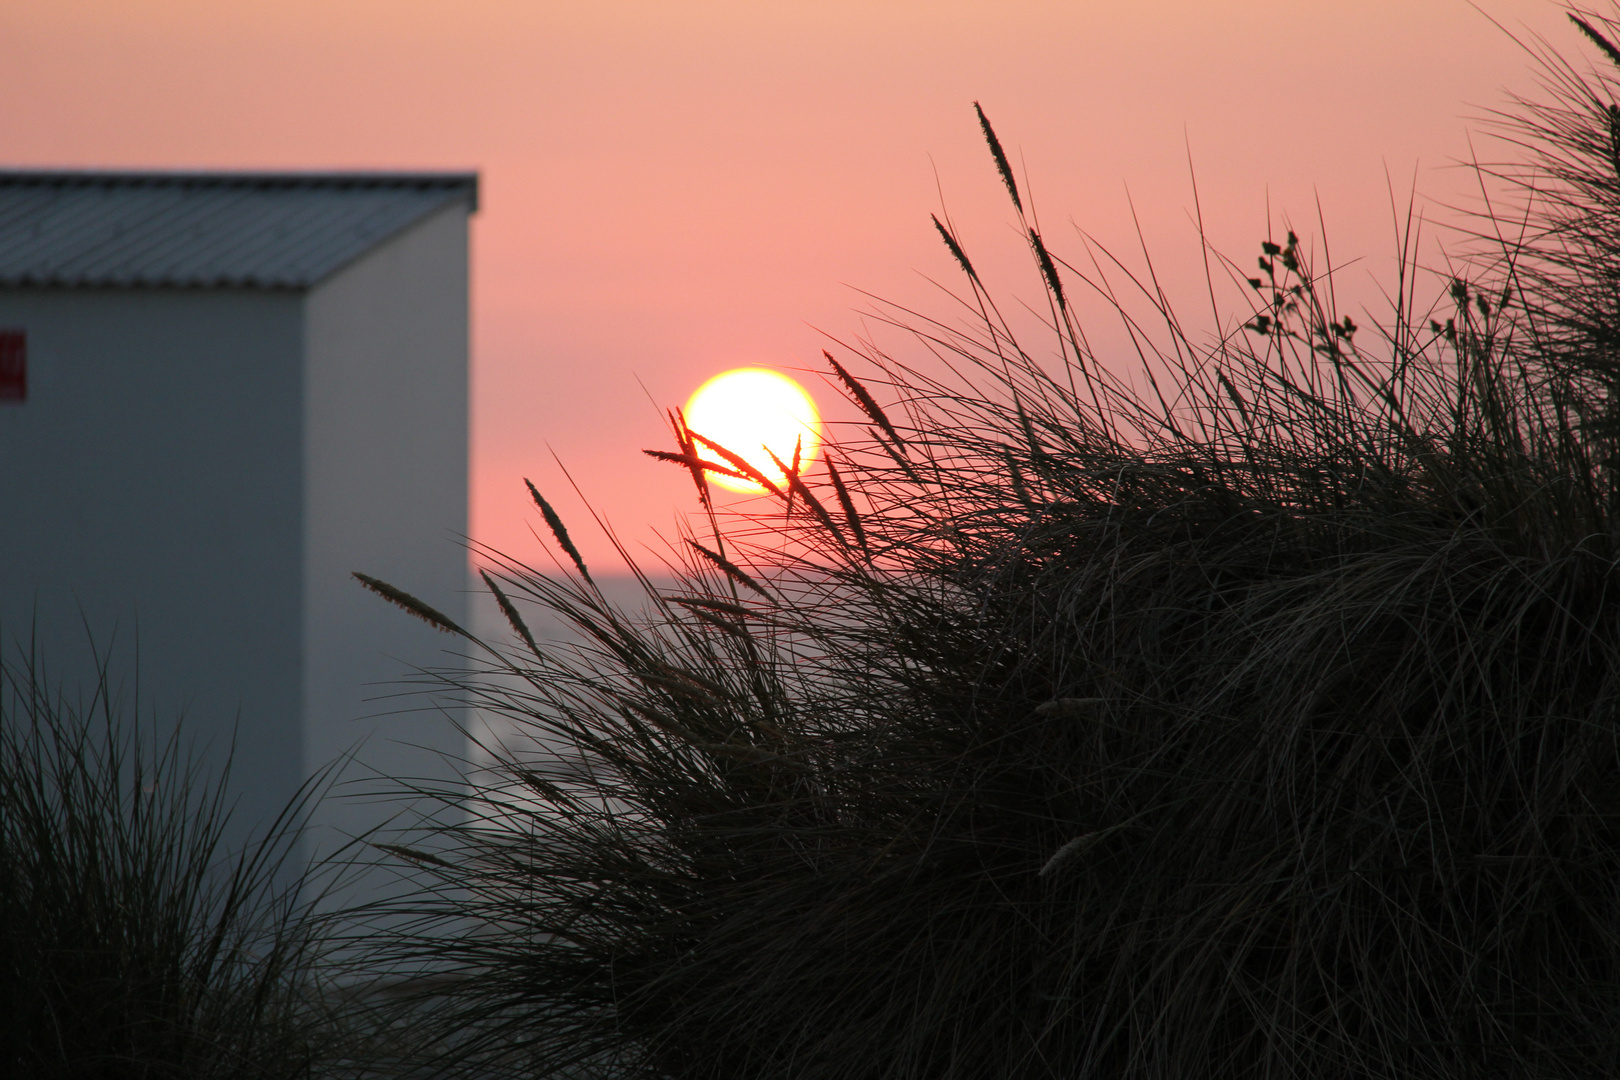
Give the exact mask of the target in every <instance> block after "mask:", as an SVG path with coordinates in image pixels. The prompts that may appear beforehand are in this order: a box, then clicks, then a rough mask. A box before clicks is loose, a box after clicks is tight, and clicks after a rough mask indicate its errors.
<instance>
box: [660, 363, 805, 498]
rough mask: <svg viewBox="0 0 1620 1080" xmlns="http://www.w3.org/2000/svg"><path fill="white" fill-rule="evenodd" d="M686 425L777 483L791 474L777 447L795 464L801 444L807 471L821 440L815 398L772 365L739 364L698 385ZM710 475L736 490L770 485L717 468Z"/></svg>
mask: <svg viewBox="0 0 1620 1080" xmlns="http://www.w3.org/2000/svg"><path fill="white" fill-rule="evenodd" d="M686 426H687V429H688V430H690V431H692V432H693V433H694V434H697V435H701V436H703V437H704V438H706V439H710V440H713V441H714V442H716V443H719V444H720V445H721V446H723V447H725V448H726V449H727V450H729V451H731V452H732V453H734V454H736V455H737V456H738V457H740V458H742V459H743V460H744V461H746V462H748V463H749V464H750V465H752V466H753V467H754V468H756V469H758V470H759V471H760V473H761V474H763V475H764V476H766V477H767V478H769V479H770V480H771V481H772V482H773V483H776V482H783V481H785V480H786V479H787V478H786V476H785V474H784V473H783V471H782V470H781V469H780V468H778V467H777V465H776V464H775V462H773V461H772V460H771V453H774V454H775V455H776V456H777V457H778V458H780V459H781V460H782V461H783V462H784V463H785V464H788V465H792V463H793V452H794V447H795V446H797V447H798V450H799V468H800V470H801V471H802V470H804V469H808V468H809V467H810V463H811V462H812V461H814V460H815V456H816V451H817V450H818V449H819V448H820V446H821V420H820V417H819V416H818V415H817V414H816V404H815V402H814V401H812V400H810V395H809V394H807V393H805V391H804V388H803V387H801V386H800V385H799V384H798V383H796V382H794V381H793V380H792V379H790V378H788V377H787V376H786V375H783V374H781V373H779V372H775V371H770V370H768V369H766V368H737V369H736V370H733V371H727V372H725V373H723V374H720V375H716V376H715V377H714V378H712V379H710V380H709V381H708V382H706V383H704V384H703V385H702V386H700V387H698V390H697V393H695V394H693V395H692V399H691V400H690V401H688V402H687V403H686ZM767 449H768V450H769V452H767ZM705 456H713V455H711V454H705ZM709 479H710V480H711V481H713V482H714V483H716V484H718V485H720V486H721V487H723V488H726V489H728V490H730V491H743V492H751V493H754V494H758V493H760V492H763V491H764V490H765V489H764V488H762V487H760V485H758V484H757V483H754V482H753V481H752V480H741V479H738V478H737V477H734V476H726V475H724V474H722V473H715V472H711V473H710V474H709Z"/></svg>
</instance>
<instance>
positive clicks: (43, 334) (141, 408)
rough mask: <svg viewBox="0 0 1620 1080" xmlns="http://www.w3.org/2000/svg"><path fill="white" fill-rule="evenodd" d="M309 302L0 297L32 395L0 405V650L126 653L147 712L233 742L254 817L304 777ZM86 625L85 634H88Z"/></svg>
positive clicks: (84, 667)
mask: <svg viewBox="0 0 1620 1080" xmlns="http://www.w3.org/2000/svg"><path fill="white" fill-rule="evenodd" d="M301 306H302V300H301V298H300V297H299V296H297V295H296V294H293V293H270V292H235V291H232V292H226V291H207V292H202V291H198V292H184V291H172V290H112V289H104V290H103V289H97V290H89V289H86V290H8V291H0V326H10V327H22V328H24V329H25V330H26V331H27V334H28V352H29V358H28V366H29V372H28V377H29V388H28V400H27V401H26V402H22V403H4V404H0V644H3V647H4V648H5V651H6V654H7V659H8V660H10V659H15V657H16V652H15V646H16V643H17V641H18V640H19V639H21V640H22V641H26V640H27V638H28V636H29V634H30V632H31V630H32V629H33V628H34V620H35V619H36V618H37V620H38V623H37V628H38V632H39V639H40V644H41V646H42V647H43V650H44V656H45V659H46V662H47V664H48V665H49V667H50V670H51V671H52V672H54V673H55V674H56V675H57V676H60V677H62V678H64V679H67V680H69V681H72V682H80V681H82V680H83V679H85V678H86V677H87V676H88V675H89V673H90V672H91V671H93V663H92V661H91V658H90V655H89V651H90V650H89V637H90V636H91V635H93V637H94V640H95V642H96V644H97V645H98V646H99V647H100V648H102V649H105V648H106V647H107V646H108V644H109V643H110V642H112V641H113V640H114V639H115V635H116V642H117V646H118V648H117V650H116V653H115V660H116V663H115V666H114V671H115V673H117V674H118V675H120V676H122V677H123V678H125V679H128V680H131V685H128V686H127V687H126V689H127V690H128V692H130V693H131V694H133V693H134V690H135V688H134V686H133V684H132V678H133V672H134V668H135V663H134V662H135V659H136V656H135V652H136V649H137V647H138V649H139V676H140V684H139V694H140V698H141V700H142V702H143V704H144V705H145V706H146V709H145V710H144V712H145V715H146V716H148V717H151V716H152V715H153V714H154V713H155V715H156V717H157V718H158V719H159V720H160V721H168V720H170V719H172V718H173V717H174V716H175V715H176V714H178V713H180V712H182V711H183V712H184V713H186V714H187V717H188V726H189V728H190V730H191V731H192V732H193V734H195V735H197V736H198V737H199V738H201V739H203V740H212V741H213V742H214V744H215V748H216V749H223V747H224V746H226V745H228V743H229V740H230V737H231V731H232V727H233V725H235V728H236V743H237V753H236V758H237V766H236V776H235V781H236V785H235V786H236V789H237V791H238V792H239V793H240V795H241V799H242V801H241V808H240V817H241V819H242V820H243V822H244V823H245V822H247V821H251V820H257V819H260V818H262V817H263V815H264V814H265V813H267V812H269V811H270V810H271V809H273V808H274V807H275V806H276V805H278V804H279V803H280V802H281V801H283V800H284V799H285V798H286V793H287V792H288V791H289V790H291V788H293V787H295V786H296V785H297V783H298V781H299V779H300V777H301V776H302V775H303V768H304V762H303V758H302V756H301V739H300V734H299V728H300V713H301V702H300V700H299V686H300V682H301V678H302V674H301V666H302V664H303V662H304V661H303V655H302V653H301V650H300V648H299V627H300V625H301V623H302V621H303V619H304V613H303V610H302V609H303V604H304V599H303V591H302V589H301V586H300V581H301V575H302V569H301V566H300V549H301V546H302V542H301V536H302V533H303V528H304V526H303V514H304V511H303V505H302V495H301V491H300V488H301V483H300V475H301V471H302V469H301V455H302V435H301V428H302V424H303V421H302V417H301V412H300V410H301V404H300V399H301V394H302V382H303V371H302V365H301V363H300V357H301V354H302V341H301V337H302V311H301ZM81 615H82V618H81Z"/></svg>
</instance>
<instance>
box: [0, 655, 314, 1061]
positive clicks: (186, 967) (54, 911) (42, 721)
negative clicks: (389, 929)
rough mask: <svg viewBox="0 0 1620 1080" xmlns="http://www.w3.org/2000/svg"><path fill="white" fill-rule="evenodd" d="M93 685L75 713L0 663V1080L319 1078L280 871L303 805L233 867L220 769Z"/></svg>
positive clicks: (296, 922) (308, 973)
mask: <svg viewBox="0 0 1620 1080" xmlns="http://www.w3.org/2000/svg"><path fill="white" fill-rule="evenodd" d="M98 675H99V678H98V679H97V680H96V681H95V682H94V683H93V684H92V685H90V686H89V687H87V688H85V689H86V693H85V694H84V695H83V696H82V697H80V698H75V697H72V696H70V695H69V694H68V693H67V692H66V691H65V690H64V689H63V688H62V687H60V686H57V685H55V684H53V683H52V682H51V680H50V679H49V678H48V677H47V674H46V671H45V669H44V666H43V662H42V660H41V658H40V656H39V655H38V653H37V652H32V651H24V652H22V653H20V654H19V656H18V657H17V659H15V660H14V661H7V662H5V663H4V664H0V866H3V868H4V869H3V870H0V1073H3V1074H4V1075H6V1076H15V1077H28V1078H30V1080H36V1078H37V1080H52V1078H61V1080H69V1078H71V1080H81V1078H108V1080H206V1078H214V1077H218V1078H221V1080H223V1078H226V1077H230V1078H238V1077H241V1078H247V1080H293V1078H302V1077H310V1076H313V1075H316V1071H315V1070H316V1069H317V1068H318V1067H320V1066H322V1065H323V1063H331V1062H334V1061H336V1060H338V1059H340V1058H341V1057H342V1055H343V1054H344V1053H345V1051H346V1047H345V1046H344V1045H342V1044H340V1042H339V1040H338V1039H337V1037H336V1035H337V1032H338V1030H339V1029H338V1028H337V1027H336V1026H334V1025H333V1024H332V1023H331V1016H332V1014H331V1010H330V1009H328V1008H326V1007H325V1006H324V1005H323V1003H322V1002H321V1000H320V996H319V994H318V993H316V992H315V991H316V990H317V989H318V984H317V982H316V975H317V961H318V954H319V944H320V943H319V938H318V935H317V934H316V932H315V931H316V924H315V923H313V922H311V921H309V920H308V919H306V918H304V917H303V915H302V911H303V908H302V907H301V906H300V898H299V897H298V895H297V890H298V886H299V884H300V883H301V881H300V877H301V876H300V875H298V874H296V873H293V874H290V875H289V876H287V877H286V878H285V879H283V877H282V873H281V872H282V870H283V868H284V867H285V868H286V869H287V870H289V871H290V870H292V866H291V864H289V863H288V862H287V860H288V857H289V855H290V854H291V853H292V850H293V842H294V841H295V839H296V837H297V830H298V826H299V822H300V820H301V817H302V810H303V808H304V802H305V800H306V799H307V797H308V796H309V794H310V793H311V792H312V791H313V789H310V791H306V792H305V793H302V794H301V795H300V797H299V798H297V799H295V800H294V801H293V802H292V803H290V804H289V805H288V807H287V809H286V811H285V812H284V813H283V815H282V816H281V817H280V818H278V819H277V820H276V821H274V822H271V823H269V824H268V826H267V827H266V828H264V829H263V830H261V832H260V833H259V835H258V837H257V839H255V840H253V841H251V842H249V843H248V844H247V845H246V846H245V847H243V848H242V849H241V850H237V851H233V850H231V849H230V847H229V845H228V843H227V839H226V837H227V822H228V818H229V810H230V807H229V803H228V770H227V771H226V774H225V775H222V776H219V777H210V776H208V775H207V774H205V773H204V772H203V770H202V767H201V764H200V759H194V758H193V757H192V756H191V755H190V754H189V751H188V747H187V746H186V744H185V743H184V742H183V741H182V734H181V732H182V729H181V728H176V729H175V730H174V731H173V732H172V733H171V734H170V735H169V736H168V737H166V738H160V737H157V736H156V735H152V734H149V731H148V726H147V725H143V724H142V723H141V721H140V719H139V717H138V716H137V715H136V712H135V709H136V707H137V706H136V703H135V702H133V701H130V700H125V699H124V698H122V697H121V696H120V694H119V693H118V690H117V688H115V687H114V686H112V685H111V683H110V681H109V676H108V668H107V666H106V662H105V658H103V661H102V666H101V668H100V670H99V672H98ZM304 899H306V900H307V898H304Z"/></svg>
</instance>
